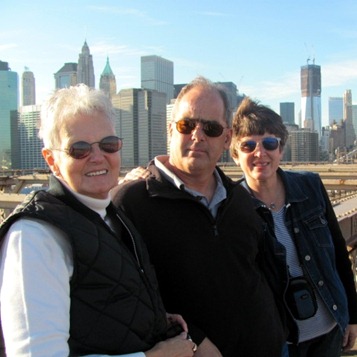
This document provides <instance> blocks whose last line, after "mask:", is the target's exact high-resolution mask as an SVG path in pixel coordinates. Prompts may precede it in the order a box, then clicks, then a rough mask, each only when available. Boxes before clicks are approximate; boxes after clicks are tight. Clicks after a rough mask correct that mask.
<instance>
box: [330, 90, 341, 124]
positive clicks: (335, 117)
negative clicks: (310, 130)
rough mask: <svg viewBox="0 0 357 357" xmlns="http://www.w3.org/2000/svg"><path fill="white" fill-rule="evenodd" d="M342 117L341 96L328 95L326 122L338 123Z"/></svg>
mask: <svg viewBox="0 0 357 357" xmlns="http://www.w3.org/2000/svg"><path fill="white" fill-rule="evenodd" d="M342 119H343V98H342V97H329V98H328V123H329V125H332V124H333V123H339V122H341V120H342Z"/></svg>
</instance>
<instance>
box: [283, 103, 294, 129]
mask: <svg viewBox="0 0 357 357" xmlns="http://www.w3.org/2000/svg"><path fill="white" fill-rule="evenodd" d="M280 116H281V118H282V119H283V122H284V123H287V124H295V103H290V102H285V103H280Z"/></svg>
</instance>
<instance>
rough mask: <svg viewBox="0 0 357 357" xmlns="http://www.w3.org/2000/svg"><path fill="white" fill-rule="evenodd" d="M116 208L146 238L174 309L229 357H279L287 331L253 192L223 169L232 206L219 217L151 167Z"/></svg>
mask: <svg viewBox="0 0 357 357" xmlns="http://www.w3.org/2000/svg"><path fill="white" fill-rule="evenodd" d="M149 169H150V171H151V173H152V175H151V177H149V178H148V179H147V180H138V181H132V182H128V183H127V184H125V185H124V186H122V187H120V189H119V190H117V192H116V195H115V196H114V198H113V203H114V204H115V205H117V206H118V207H120V208H122V209H123V210H124V211H125V213H126V214H127V216H128V217H129V218H130V220H132V222H133V223H134V224H135V226H136V227H137V229H138V230H139V231H140V233H142V235H143V236H144V237H145V241H146V243H147V246H148V249H149V254H150V258H151V260H152V262H153V264H154V266H155V269H156V273H157V276H158V280H159V284H160V290H161V293H162V297H163V300H164V303H165V306H166V307H167V309H169V310H171V309H172V311H177V312H178V313H180V314H182V315H183V317H184V318H185V319H186V320H187V321H188V323H189V332H190V334H191V336H192V338H193V340H194V341H195V342H196V343H200V342H201V341H202V340H203V339H204V338H205V337H208V338H209V339H210V340H211V341H212V342H213V343H214V344H215V345H216V346H217V347H218V349H219V350H220V351H221V353H222V354H223V356H224V357H237V356H244V357H256V356H269V357H280V356H281V351H282V345H283V343H284V341H285V337H286V331H285V329H284V327H283V324H282V322H281V319H280V315H279V312H278V308H277V306H276V301H275V298H274V295H273V293H272V291H271V290H270V288H269V286H268V283H267V281H266V278H265V276H264V274H263V273H262V270H261V266H260V262H261V258H262V257H261V256H260V254H261V247H262V239H263V230H262V224H261V221H260V218H259V216H258V215H257V214H256V212H255V210H254V208H253V205H252V200H251V198H250V197H249V194H248V193H247V192H246V190H245V189H244V188H243V187H241V186H239V185H237V184H235V183H233V182H232V181H231V180H230V179H229V178H227V177H226V176H225V175H224V174H223V173H222V172H221V171H220V170H218V171H219V173H220V175H221V178H222V181H223V184H224V186H225V187H226V189H227V199H226V200H225V201H224V202H223V203H222V205H221V207H220V208H219V210H218V215H217V217H216V218H214V217H213V216H212V215H211V213H210V211H209V210H208V209H207V208H206V207H205V206H204V205H203V204H202V203H200V202H199V200H197V199H196V198H195V197H193V196H192V195H190V194H188V193H187V192H185V191H184V190H180V189H178V188H177V187H175V186H174V185H172V184H171V183H170V182H168V181H167V180H166V179H165V177H163V176H162V175H161V173H160V171H159V170H158V169H157V168H156V166H154V165H153V164H151V165H150V166H149Z"/></svg>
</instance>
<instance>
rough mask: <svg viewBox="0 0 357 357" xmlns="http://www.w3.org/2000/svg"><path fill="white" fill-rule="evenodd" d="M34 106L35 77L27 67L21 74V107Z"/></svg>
mask: <svg viewBox="0 0 357 357" xmlns="http://www.w3.org/2000/svg"><path fill="white" fill-rule="evenodd" d="M35 104H36V85H35V76H34V74H33V72H31V71H30V70H29V69H28V68H27V67H25V71H24V72H23V73H22V105H35Z"/></svg>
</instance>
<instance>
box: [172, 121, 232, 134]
mask: <svg viewBox="0 0 357 357" xmlns="http://www.w3.org/2000/svg"><path fill="white" fill-rule="evenodd" d="M175 123H176V129H177V131H178V132H179V133H181V134H186V135H187V134H191V133H192V132H193V131H194V130H195V129H196V127H197V124H201V125H202V130H203V132H204V133H205V135H207V136H210V137H211V138H216V137H218V136H220V135H221V134H222V133H223V129H226V128H225V127H223V126H222V125H221V124H219V123H217V122H216V121H211V120H203V119H181V120H179V121H177V122H175Z"/></svg>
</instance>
